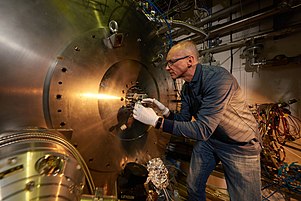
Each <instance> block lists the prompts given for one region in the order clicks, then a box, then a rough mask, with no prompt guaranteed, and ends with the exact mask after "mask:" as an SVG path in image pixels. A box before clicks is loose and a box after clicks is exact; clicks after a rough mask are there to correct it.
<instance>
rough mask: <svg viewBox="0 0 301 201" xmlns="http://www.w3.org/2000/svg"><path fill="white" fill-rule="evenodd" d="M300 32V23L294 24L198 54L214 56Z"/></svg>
mask: <svg viewBox="0 0 301 201" xmlns="http://www.w3.org/2000/svg"><path fill="white" fill-rule="evenodd" d="M300 30H301V23H299V24H296V25H294V26H290V27H287V28H285V29H281V30H278V31H272V32H261V33H259V34H256V35H253V36H249V37H248V38H243V39H240V40H236V41H234V42H232V43H227V44H225V45H220V46H216V47H213V48H210V49H206V50H200V51H199V53H200V55H205V54H208V53H212V54H214V53H218V52H223V51H227V50H229V49H230V48H239V47H243V46H246V43H248V42H249V41H254V40H260V39H267V38H272V37H276V36H283V35H287V34H291V33H294V32H297V31H300ZM194 42H196V43H197V44H198V43H199V42H198V41H194Z"/></svg>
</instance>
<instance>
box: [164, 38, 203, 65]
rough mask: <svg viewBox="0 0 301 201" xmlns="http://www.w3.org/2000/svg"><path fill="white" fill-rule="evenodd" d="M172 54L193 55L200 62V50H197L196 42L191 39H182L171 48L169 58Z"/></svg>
mask: <svg viewBox="0 0 301 201" xmlns="http://www.w3.org/2000/svg"><path fill="white" fill-rule="evenodd" d="M170 55H176V56H184V55H191V56H193V57H194V58H195V61H196V62H198V58H199V52H198V50H197V47H196V44H195V43H194V42H193V41H190V40H186V41H181V42H179V43H177V44H176V45H174V46H172V48H171V49H170V50H169V52H168V54H167V59H169V58H168V56H170Z"/></svg>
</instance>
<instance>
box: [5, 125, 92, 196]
mask: <svg viewBox="0 0 301 201" xmlns="http://www.w3.org/2000/svg"><path fill="white" fill-rule="evenodd" d="M0 164H1V165H0V175H1V177H0V179H1V183H0V184H1V185H0V200H3V201H16V200H49V201H50V200H54V199H55V200H70V201H71V200H72V201H74V200H80V196H81V194H82V191H83V188H84V184H85V174H84V173H85V171H86V170H87V169H86V167H85V163H84V162H83V160H80V154H79V153H78V152H77V151H76V149H74V148H73V146H72V145H71V144H70V143H69V142H68V141H66V140H64V138H63V137H62V135H61V134H59V133H57V132H53V131H48V130H45V129H34V130H23V131H16V132H15V131H10V132H5V133H2V134H0Z"/></svg>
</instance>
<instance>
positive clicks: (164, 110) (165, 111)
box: [141, 98, 169, 116]
mask: <svg viewBox="0 0 301 201" xmlns="http://www.w3.org/2000/svg"><path fill="white" fill-rule="evenodd" d="M141 103H153V104H155V105H156V106H157V108H158V109H159V110H160V111H161V112H162V114H163V115H164V116H168V115H169V109H168V108H167V107H165V105H163V104H162V103H160V102H159V101H157V100H156V99H155V98H144V99H142V101H141Z"/></svg>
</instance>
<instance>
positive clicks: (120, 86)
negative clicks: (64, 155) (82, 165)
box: [0, 0, 175, 195]
mask: <svg viewBox="0 0 301 201" xmlns="http://www.w3.org/2000/svg"><path fill="white" fill-rule="evenodd" d="M150 9H151V8H150V7H149V5H141V4H139V3H138V1H130V0H128V1H127V0H124V1H105V0H99V1H94V0H93V1H92V0H64V1H60V0H27V1H23V0H3V1H1V2H0V27H1V28H0V43H1V46H0V74H1V77H0V94H1V98H0V105H1V112H0V119H1V121H0V131H1V132H6V131H8V130H22V129H24V128H28V127H39V128H46V129H53V130H56V131H59V132H61V133H62V134H63V135H64V136H65V137H66V139H67V140H68V141H69V142H70V144H72V146H74V147H76V148H77V150H78V151H79V153H80V154H81V155H82V157H83V158H84V160H85V162H86V164H87V165H88V168H89V171H90V172H91V174H92V177H93V179H94V182H95V185H96V186H97V187H100V188H102V189H103V191H104V194H105V195H106V194H107V195H111V194H114V193H116V192H114V189H115V185H116V178H117V175H118V173H119V172H120V171H121V170H122V169H123V168H124V167H125V165H126V164H127V163H129V162H136V163H145V162H146V161H148V160H150V159H151V158H154V157H158V156H161V155H162V153H164V150H165V145H166V144H167V142H168V140H169V135H167V134H164V133H162V132H160V131H156V130H154V129H153V128H149V127H147V126H145V125H142V124H141V123H139V122H137V121H135V120H134V119H133V118H132V116H131V108H132V106H133V104H134V103H135V102H136V101H139V100H140V99H141V98H143V97H153V98H156V99H158V100H160V101H161V102H162V103H163V104H165V105H166V106H168V107H170V108H173V107H174V105H173V104H172V101H171V100H173V99H174V98H175V94H174V93H175V92H174V87H173V81H172V80H171V79H170V77H169V76H168V74H167V73H166V72H165V70H164V65H163V61H162V60H163V56H164V54H165V53H166V49H162V47H163V45H164V44H165V43H166V41H163V40H162V39H161V38H159V37H157V36H156V34H155V32H156V29H157V27H158V25H160V23H161V22H158V21H156V20H153V21H152V20H149V19H147V17H146V16H147V15H148V12H149V11H150ZM164 47H166V45H164ZM1 149H2V148H1ZM1 151H2V150H1ZM7 157H8V158H9V157H10V156H7Z"/></svg>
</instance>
